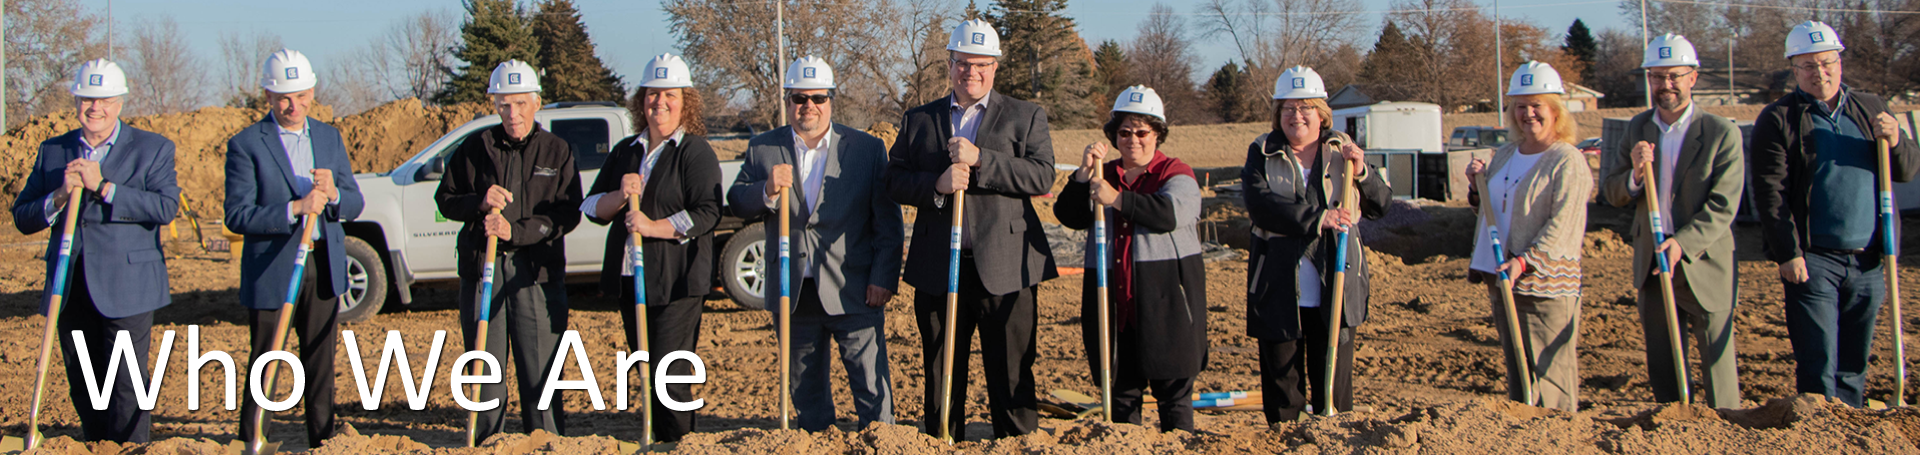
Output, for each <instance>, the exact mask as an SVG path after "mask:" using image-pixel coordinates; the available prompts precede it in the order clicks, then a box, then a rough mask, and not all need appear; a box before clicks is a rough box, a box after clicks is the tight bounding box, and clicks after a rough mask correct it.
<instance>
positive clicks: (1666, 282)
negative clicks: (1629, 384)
mask: <svg viewBox="0 0 1920 455" xmlns="http://www.w3.org/2000/svg"><path fill="white" fill-rule="evenodd" d="M1640 175H1641V179H1642V183H1641V188H1642V192H1643V193H1646V196H1647V226H1648V227H1650V228H1652V229H1653V245H1654V247H1655V248H1659V247H1660V244H1661V243H1664V242H1666V241H1667V227H1666V222H1665V221H1664V219H1663V217H1662V216H1661V215H1662V214H1664V213H1666V212H1665V211H1663V210H1661V209H1660V186H1659V185H1656V184H1655V183H1654V179H1653V166H1652V165H1644V166H1640ZM1889 232H1891V231H1889ZM1653 261H1654V262H1656V263H1658V265H1659V271H1658V272H1656V273H1655V274H1654V279H1656V280H1660V312H1661V314H1664V315H1666V318H1667V324H1666V325H1667V341H1668V342H1667V346H1668V348H1670V349H1671V351H1672V352H1670V353H1669V355H1672V356H1673V381H1674V382H1675V383H1676V384H1675V385H1678V386H1679V387H1680V388H1679V389H1676V390H1679V391H1680V402H1681V403H1688V402H1692V401H1693V400H1692V398H1691V397H1692V396H1693V394H1691V393H1688V392H1687V352H1686V350H1684V349H1681V348H1680V345H1681V342H1682V341H1681V339H1680V307H1678V306H1675V304H1674V303H1673V266H1672V265H1669V264H1668V263H1667V253H1666V252H1655V253H1654V257H1653Z"/></svg>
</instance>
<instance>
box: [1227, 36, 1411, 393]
mask: <svg viewBox="0 0 1920 455" xmlns="http://www.w3.org/2000/svg"><path fill="white" fill-rule="evenodd" d="M1275 89H1276V90H1275V93H1274V103H1273V107H1274V112H1273V131H1272V132H1270V133H1267V134H1263V135H1260V137H1259V138H1257V139H1254V141H1253V145H1252V146H1250V147H1248V148H1247V164H1246V166H1244V167H1242V168H1241V169H1240V185H1241V189H1242V190H1243V191H1242V193H1243V194H1244V195H1245V197H1246V205H1247V217H1248V218H1250V219H1251V220H1252V221H1253V235H1251V236H1250V239H1249V242H1248V248H1247V249H1248V252H1249V253H1251V255H1250V257H1249V258H1248V259H1247V284H1248V289H1247V334H1248V335H1249V336H1252V337H1254V338H1258V339H1259V340H1260V389H1261V391H1262V392H1263V394H1264V396H1263V401H1262V403H1263V406H1262V407H1263V408H1264V410H1265V411H1266V414H1267V415H1266V417H1267V422H1268V423H1272V422H1279V421H1290V420H1294V419H1296V418H1298V417H1299V415H1300V411H1301V410H1302V409H1304V408H1305V407H1306V406H1307V404H1308V403H1309V402H1308V401H1307V400H1305V397H1306V396H1308V395H1307V391H1308V388H1307V384H1308V383H1309V382H1311V383H1312V384H1313V387H1312V394H1311V397H1312V398H1313V399H1312V401H1311V403H1313V405H1314V406H1315V408H1316V409H1318V410H1322V411H1324V410H1325V409H1326V408H1327V406H1329V403H1331V406H1332V407H1333V408H1334V409H1336V410H1340V411H1349V410H1352V409H1353V328H1354V327H1359V326H1360V323H1362V322H1365V321H1366V317H1367V280H1368V278H1369V273H1368V271H1367V264H1366V254H1365V253H1363V252H1362V250H1361V249H1360V235H1359V233H1357V232H1351V231H1349V229H1350V228H1351V227H1352V226H1353V224H1354V223H1356V222H1358V221H1359V218H1358V217H1360V216H1366V217H1367V218H1379V217H1380V216H1381V215H1384V214H1386V206H1387V202H1388V201H1389V200H1390V199H1391V198H1392V190H1391V189H1390V188H1388V187H1387V183H1386V181H1384V180H1382V179H1381V177H1380V175H1379V173H1377V172H1372V171H1370V170H1368V169H1367V168H1366V166H1365V165H1360V166H1359V167H1358V168H1357V169H1356V170H1355V171H1354V187H1355V188H1356V189H1357V190H1358V193H1359V195H1358V196H1359V198H1360V199H1359V200H1358V201H1356V202H1358V204H1357V207H1358V209H1359V213H1353V212H1352V211H1350V210H1347V209H1341V208H1339V205H1340V204H1339V201H1338V200H1337V199H1336V196H1337V194H1336V191H1335V190H1336V189H1338V188H1340V187H1342V186H1344V185H1341V183H1342V182H1340V181H1339V180H1340V177H1339V176H1340V175H1341V173H1342V169H1343V168H1344V167H1345V166H1350V165H1354V164H1356V163H1361V162H1362V161H1361V158H1362V156H1363V153H1365V152H1364V151H1362V150H1360V147H1357V146H1355V145H1354V144H1353V139H1352V138H1349V137H1347V135H1345V134H1342V133H1340V132H1338V131H1333V130H1332V129H1331V128H1330V122H1331V121H1332V113H1333V111H1332V110H1331V109H1329V108H1328V106H1327V102H1326V100H1325V99H1324V98H1325V97H1326V89H1325V87H1324V86H1322V85H1321V82H1320V76H1319V75H1317V74H1314V73H1313V70H1311V69H1307V68H1305V67H1297V66H1296V67H1294V68H1293V69H1289V70H1287V71H1286V72H1284V73H1282V74H1281V75H1280V80H1279V81H1278V82H1277V83H1276V84H1275ZM1335 138H1338V139H1340V140H1341V141H1343V142H1345V145H1343V146H1341V147H1339V148H1334V147H1331V146H1329V145H1328V144H1327V141H1329V140H1331V139H1335ZM1341 231H1349V232H1348V234H1349V235H1348V236H1347V261H1346V283H1345V285H1344V286H1343V288H1344V289H1345V294H1344V295H1345V300H1344V302H1343V308H1341V312H1340V313H1341V314H1340V319H1341V323H1340V334H1339V336H1340V338H1339V346H1338V352H1337V353H1335V358H1338V359H1339V361H1338V362H1329V361H1328V360H1329V359H1328V358H1327V355H1326V353H1327V345H1328V338H1329V337H1328V333H1327V332H1328V329H1329V326H1330V325H1331V323H1332V320H1331V318H1332V316H1333V315H1332V314H1331V313H1332V311H1331V310H1330V309H1329V308H1328V307H1330V306H1331V305H1332V301H1333V295H1334V292H1333V290H1331V289H1326V288H1328V287H1331V286H1332V282H1333V273H1334V269H1335V264H1334V262H1333V260H1334V257H1335V255H1336V252H1335V245H1336V244H1337V242H1336V241H1335V239H1337V238H1338V233H1339V232H1341ZM1329 364H1335V366H1334V371H1333V373H1334V374H1333V380H1332V381H1330V383H1331V384H1332V387H1331V389H1332V391H1331V392H1332V395H1331V396H1328V395H1327V390H1326V389H1328V388H1329V387H1325V384H1323V383H1327V382H1329V381H1326V380H1325V379H1323V378H1326V377H1327V368H1328V367H1329ZM1303 375H1310V377H1311V380H1310V381H1302V380H1301V379H1302V378H1301V376H1303Z"/></svg>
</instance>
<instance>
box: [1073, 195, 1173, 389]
mask: <svg viewBox="0 0 1920 455" xmlns="http://www.w3.org/2000/svg"><path fill="white" fill-rule="evenodd" d="M1142 178H1145V177H1142ZM1089 188H1091V186H1090V185H1088V184H1087V183H1084V182H1072V181H1069V182H1068V183H1067V186H1066V188H1064V189H1062V190H1060V193H1059V195H1060V199H1059V200H1058V201H1055V203H1054V205H1053V213H1054V216H1055V217H1056V218H1059V219H1060V224H1061V225H1062V226H1066V227H1067V228H1068V229H1082V230H1084V229H1089V228H1091V227H1092V226H1093V211H1091V210H1087V207H1089V204H1090V202H1089V198H1088V189H1089ZM1120 199H1121V206H1123V207H1126V208H1127V213H1126V214H1124V215H1116V216H1125V217H1128V220H1129V221H1132V222H1133V223H1134V225H1135V226H1137V227H1139V228H1140V229H1142V230H1145V231H1147V232H1148V233H1152V234H1166V233H1169V232H1174V231H1175V230H1176V229H1181V228H1186V232H1185V234H1188V235H1191V234H1193V231H1192V226H1193V225H1192V224H1188V225H1185V226H1181V225H1180V224H1179V220H1178V219H1177V218H1176V217H1175V216H1174V202H1173V201H1172V200H1170V199H1171V198H1168V197H1163V196H1161V195H1158V194H1143V193H1137V192H1133V191H1122V192H1120ZM1193 202H1194V203H1195V204H1198V202H1199V201H1193ZM1109 213H1112V212H1109ZM1114 221H1115V220H1113V219H1108V220H1107V233H1108V236H1109V239H1108V245H1113V244H1115V241H1116V240H1115V239H1117V238H1118V236H1119V235H1122V234H1121V233H1120V232H1119V231H1118V230H1115V229H1114V228H1113V223H1114ZM1088 235H1092V233H1088ZM1125 235H1136V236H1138V234H1134V233H1127V234H1125ZM1135 241H1140V240H1139V238H1137V237H1136V239H1135ZM1110 248H1111V247H1110ZM1198 253H1199V252H1197V251H1196V252H1195V254H1190V255H1187V256H1183V257H1181V258H1179V259H1173V260H1160V261H1145V262H1134V263H1133V290H1134V297H1133V307H1134V318H1133V321H1131V322H1130V323H1127V324H1124V325H1125V328H1124V329H1121V330H1115V331H1114V332H1113V348H1114V353H1115V357H1116V359H1115V360H1114V369H1116V370H1117V369H1123V368H1132V369H1133V370H1134V373H1135V374H1138V375H1140V377H1144V378H1147V379H1186V378H1192V377H1195V376H1198V375H1199V374H1200V371H1201V370H1203V369H1205V368H1206V365H1207V348H1208V341H1207V266H1206V262H1205V261H1203V260H1202V258H1201V255H1200V254H1198ZM1087 254H1088V255H1089V257H1091V256H1092V255H1093V254H1094V252H1093V251H1091V250H1089V251H1087ZM1108 254H1110V255H1111V254H1117V250H1110V252H1109V253H1108ZM1108 260H1109V261H1118V260H1122V258H1118V257H1111V256H1110V257H1109V259H1108ZM1109 266H1111V263H1109ZM1110 270H1114V271H1116V272H1117V271H1118V270H1119V268H1118V267H1112V268H1111V269H1110ZM1108 278H1109V279H1112V278H1113V277H1111V276H1109V277H1108ZM1109 284H1111V283H1109ZM1081 289H1082V291H1081V299H1080V302H1081V305H1080V334H1081V342H1082V343H1083V345H1084V346H1085V347H1086V350H1087V362H1088V363H1089V366H1088V370H1089V371H1091V372H1092V375H1091V376H1092V377H1093V378H1094V380H1095V381H1098V380H1099V378H1100V357H1099V356H1100V354H1099V353H1100V347H1099V346H1100V345H1099V341H1100V335H1099V330H1100V313H1099V311H1100V307H1099V303H1100V301H1099V295H1098V294H1097V293H1098V292H1100V287H1099V282H1098V275H1096V271H1095V270H1091V269H1089V270H1087V271H1086V273H1084V274H1083V278H1082V284H1081ZM1109 292H1113V291H1112V290H1111V289H1110V290H1109ZM1110 302H1111V303H1112V304H1113V305H1118V303H1119V300H1118V297H1112V298H1111V300H1110ZM1108 315H1109V317H1112V318H1114V319H1115V320H1110V322H1111V324H1110V325H1111V326H1113V327H1120V326H1122V325H1123V324H1122V322H1123V321H1119V320H1117V319H1118V317H1119V316H1118V314H1116V312H1112V311H1110V312H1109V313H1108Z"/></svg>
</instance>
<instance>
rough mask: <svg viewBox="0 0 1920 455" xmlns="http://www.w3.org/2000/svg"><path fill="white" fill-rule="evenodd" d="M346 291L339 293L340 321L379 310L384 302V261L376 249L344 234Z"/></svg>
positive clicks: (347, 321) (385, 289) (362, 318)
mask: <svg viewBox="0 0 1920 455" xmlns="http://www.w3.org/2000/svg"><path fill="white" fill-rule="evenodd" d="M346 246H347V292H344V293H341V295H340V315H339V322H340V323H341V324H346V323H351V322H360V321H364V320H367V319H369V318H372V317H373V315H375V314H378V313H380V307H381V306H382V305H385V304H386V302H387V278H388V276H387V265H386V263H385V262H381V261H380V252H378V251H374V250H373V245H369V244H367V241H365V240H361V239H360V238H359V237H347V245H346Z"/></svg>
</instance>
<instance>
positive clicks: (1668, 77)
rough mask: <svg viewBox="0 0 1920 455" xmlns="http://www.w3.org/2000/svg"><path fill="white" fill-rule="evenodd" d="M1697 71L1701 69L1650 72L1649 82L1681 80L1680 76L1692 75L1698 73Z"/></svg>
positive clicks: (1648, 74)
mask: <svg viewBox="0 0 1920 455" xmlns="http://www.w3.org/2000/svg"><path fill="white" fill-rule="evenodd" d="M1696 72H1699V71H1697V70H1687V72H1684V73H1667V74H1659V73H1652V72H1649V73H1647V82H1652V83H1655V84H1658V83H1662V82H1679V81H1680V78H1683V77H1687V76H1692V75H1693V73H1696Z"/></svg>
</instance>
